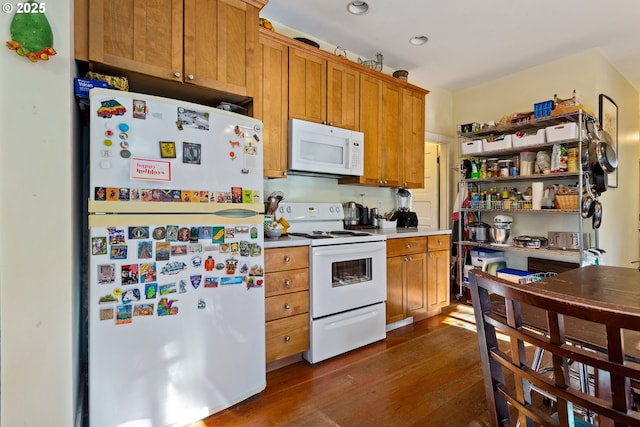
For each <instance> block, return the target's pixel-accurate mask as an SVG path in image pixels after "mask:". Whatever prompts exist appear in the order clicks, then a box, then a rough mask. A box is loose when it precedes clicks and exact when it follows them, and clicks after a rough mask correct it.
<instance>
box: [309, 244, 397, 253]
mask: <svg viewBox="0 0 640 427" xmlns="http://www.w3.org/2000/svg"><path fill="white" fill-rule="evenodd" d="M375 243H380V244H375ZM375 243H374V244H362V245H359V244H355V245H336V246H331V247H328V246H326V247H322V248H313V255H314V256H315V255H320V256H326V255H358V256H364V255H367V254H370V253H376V252H380V251H382V252H384V251H385V243H384V242H375ZM355 246H357V248H355Z"/></svg>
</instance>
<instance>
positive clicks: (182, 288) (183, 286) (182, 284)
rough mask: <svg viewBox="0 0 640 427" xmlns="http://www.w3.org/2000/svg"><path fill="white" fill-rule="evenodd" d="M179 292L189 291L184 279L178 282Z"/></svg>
mask: <svg viewBox="0 0 640 427" xmlns="http://www.w3.org/2000/svg"><path fill="white" fill-rule="evenodd" d="M178 293H179V294H185V293H187V282H186V281H184V280H180V281H179V282H178Z"/></svg>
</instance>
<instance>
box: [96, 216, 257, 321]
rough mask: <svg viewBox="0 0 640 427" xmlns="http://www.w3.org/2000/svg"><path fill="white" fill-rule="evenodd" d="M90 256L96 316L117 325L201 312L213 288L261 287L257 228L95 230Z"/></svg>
mask: <svg viewBox="0 0 640 427" xmlns="http://www.w3.org/2000/svg"><path fill="white" fill-rule="evenodd" d="M91 256H92V258H93V260H94V262H92V265H94V266H95V267H96V271H95V274H96V275H97V289H98V294H99V295H98V301H96V302H97V303H98V305H99V306H100V309H99V318H100V320H103V321H111V322H115V324H116V325H124V324H131V323H132V322H133V319H134V318H135V317H142V316H154V314H155V315H157V316H171V315H179V314H180V310H203V309H206V307H207V297H208V296H211V295H210V294H208V293H209V292H215V289H216V288H220V287H225V286H243V287H246V289H247V291H250V290H251V289H252V288H259V287H262V285H263V283H264V277H263V276H264V268H263V265H262V262H263V259H264V258H263V248H262V245H261V244H260V242H259V230H258V225H256V224H245V225H230V224H227V225H163V226H121V227H119V226H114V227H94V228H92V237H91ZM180 294H183V295H184V300H185V301H191V304H193V307H185V306H184V305H181V304H180V303H179V300H180V299H181V298H180ZM189 294H190V295H189ZM194 294H195V295H194ZM187 295H188V297H187Z"/></svg>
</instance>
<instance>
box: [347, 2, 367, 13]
mask: <svg viewBox="0 0 640 427" xmlns="http://www.w3.org/2000/svg"><path fill="white" fill-rule="evenodd" d="M347 10H348V11H349V13H353V14H354V15H362V14H363V13H367V11H368V10H369V5H368V4H367V2H365V1H352V2H349V4H348V5H347Z"/></svg>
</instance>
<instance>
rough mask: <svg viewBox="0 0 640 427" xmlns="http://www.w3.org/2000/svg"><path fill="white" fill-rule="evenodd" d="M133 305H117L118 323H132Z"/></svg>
mask: <svg viewBox="0 0 640 427" xmlns="http://www.w3.org/2000/svg"><path fill="white" fill-rule="evenodd" d="M132 309H133V307H132V306H130V305H119V306H117V307H116V325H127V324H129V323H131V320H132V314H133V310H132Z"/></svg>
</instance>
